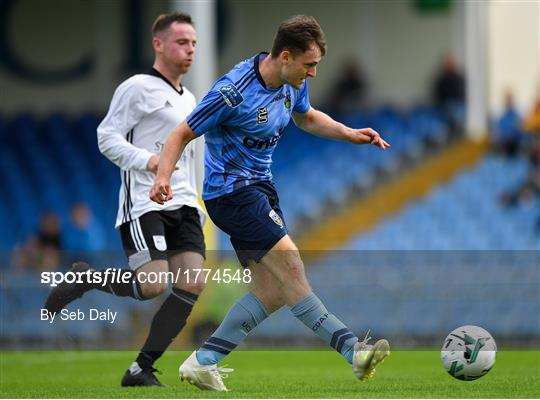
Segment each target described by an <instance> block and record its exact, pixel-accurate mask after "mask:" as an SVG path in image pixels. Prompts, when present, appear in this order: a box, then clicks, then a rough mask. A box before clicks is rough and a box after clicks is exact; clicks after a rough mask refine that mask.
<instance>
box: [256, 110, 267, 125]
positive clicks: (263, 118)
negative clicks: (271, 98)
mask: <svg viewBox="0 0 540 400" xmlns="http://www.w3.org/2000/svg"><path fill="white" fill-rule="evenodd" d="M266 123H268V109H267V108H266V107H261V108H259V109H258V110H257V124H259V125H260V124H266Z"/></svg>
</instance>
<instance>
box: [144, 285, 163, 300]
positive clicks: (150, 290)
mask: <svg viewBox="0 0 540 400" xmlns="http://www.w3.org/2000/svg"><path fill="white" fill-rule="evenodd" d="M167 286H168V285H167V283H166V282H157V283H152V284H148V285H145V286H144V287H143V294H144V297H146V298H147V299H152V298H154V297H157V296H159V295H160V294H162V293H163V292H165V291H166V290H167Z"/></svg>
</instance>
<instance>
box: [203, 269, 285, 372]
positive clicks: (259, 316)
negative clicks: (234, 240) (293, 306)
mask: <svg viewBox="0 0 540 400" xmlns="http://www.w3.org/2000/svg"><path fill="white" fill-rule="evenodd" d="M250 269H251V271H252V273H251V277H252V282H251V287H250V291H249V292H248V293H246V294H245V295H244V296H242V297H241V298H240V299H239V300H238V301H237V302H236V303H235V304H234V305H233V306H232V307H231V308H230V310H229V311H228V313H227V315H226V316H225V318H224V319H223V322H222V323H221V324H220V325H219V327H218V328H217V329H216V331H215V332H214V333H213V334H212V336H210V337H209V338H208V339H207V340H206V341H205V342H204V343H203V345H202V346H201V348H200V349H199V350H197V352H196V357H197V360H198V362H199V363H200V364H201V365H212V364H217V363H218V362H220V361H221V360H222V359H223V358H224V357H225V356H226V355H227V354H229V353H230V352H231V351H233V350H234V349H235V348H236V347H237V346H238V345H239V344H240V343H241V342H242V340H244V338H245V337H246V336H247V335H248V334H249V332H251V331H252V330H253V329H254V328H255V327H256V326H257V325H259V324H260V323H261V322H262V321H264V320H265V319H266V318H267V317H268V316H269V315H270V314H272V313H273V312H274V311H276V310H279V309H280V308H281V307H282V306H283V305H284V304H285V303H284V299H283V297H282V294H281V289H280V288H279V282H278V281H277V280H276V279H275V278H274V276H273V275H272V274H271V273H269V272H268V271H267V270H265V269H264V268H262V267H261V266H260V265H256V264H255V263H254V262H251V263H250Z"/></svg>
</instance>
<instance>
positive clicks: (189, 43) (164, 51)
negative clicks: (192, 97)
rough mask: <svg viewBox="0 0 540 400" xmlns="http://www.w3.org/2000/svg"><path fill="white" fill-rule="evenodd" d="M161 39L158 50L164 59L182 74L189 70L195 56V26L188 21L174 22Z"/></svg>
mask: <svg viewBox="0 0 540 400" xmlns="http://www.w3.org/2000/svg"><path fill="white" fill-rule="evenodd" d="M160 39H161V46H159V50H157V51H158V52H159V53H160V55H161V57H162V59H163V61H164V62H165V63H167V65H168V66H169V67H170V68H171V69H174V70H176V71H177V72H178V73H180V74H185V73H187V72H188V71H189V68H190V67H191V64H192V63H193V58H194V56H195V45H196V44H197V36H196V33H195V29H193V26H191V25H190V24H186V23H178V22H173V23H172V24H171V26H170V27H169V29H167V30H166V31H165V32H164V33H163V36H162V37H161V38H160Z"/></svg>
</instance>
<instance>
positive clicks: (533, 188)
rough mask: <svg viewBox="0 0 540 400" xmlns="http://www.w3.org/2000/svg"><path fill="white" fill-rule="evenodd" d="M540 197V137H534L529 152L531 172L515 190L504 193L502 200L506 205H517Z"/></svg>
mask: <svg viewBox="0 0 540 400" xmlns="http://www.w3.org/2000/svg"><path fill="white" fill-rule="evenodd" d="M539 198H540V137H536V138H535V139H534V142H533V145H532V147H531V149H530V153H529V173H528V175H527V178H526V179H525V182H523V183H522V184H521V185H520V186H519V187H518V188H517V189H516V190H515V191H513V192H509V193H504V194H503V195H502V198H501V202H502V204H503V205H504V206H517V205H526V204H528V203H532V202H533V201H536V200H537V199H539Z"/></svg>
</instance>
